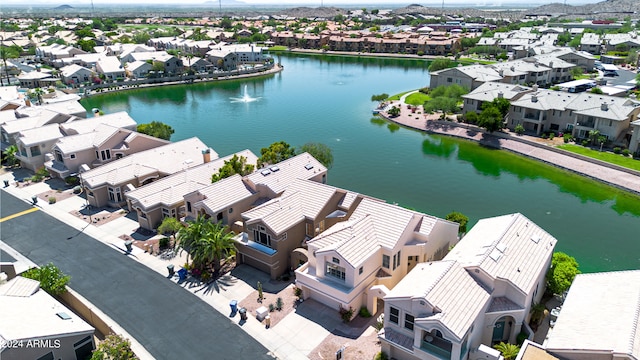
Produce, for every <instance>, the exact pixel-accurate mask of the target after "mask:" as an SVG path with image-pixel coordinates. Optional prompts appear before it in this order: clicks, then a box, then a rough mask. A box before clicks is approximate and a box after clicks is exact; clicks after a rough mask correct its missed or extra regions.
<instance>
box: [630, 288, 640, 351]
mask: <svg viewBox="0 0 640 360" xmlns="http://www.w3.org/2000/svg"><path fill="white" fill-rule="evenodd" d="M634 315H635V316H634V318H633V322H632V324H631V336H630V337H629V348H628V350H629V354H631V353H633V345H634V343H635V339H637V338H638V325H639V323H640V292H639V293H638V300H637V301H636V309H635V311H634Z"/></svg>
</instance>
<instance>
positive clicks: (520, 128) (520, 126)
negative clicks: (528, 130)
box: [513, 124, 524, 135]
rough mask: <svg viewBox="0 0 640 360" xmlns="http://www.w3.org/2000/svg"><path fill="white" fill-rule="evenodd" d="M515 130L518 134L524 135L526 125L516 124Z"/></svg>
mask: <svg viewBox="0 0 640 360" xmlns="http://www.w3.org/2000/svg"><path fill="white" fill-rule="evenodd" d="M513 131H515V132H516V134H518V135H522V134H524V126H522V124H518V125H516V127H515V128H514V129H513Z"/></svg>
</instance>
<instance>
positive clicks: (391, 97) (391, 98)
mask: <svg viewBox="0 0 640 360" xmlns="http://www.w3.org/2000/svg"><path fill="white" fill-rule="evenodd" d="M411 91H413V90H409V91H405V92H401V93H400V94H395V95H393V96H390V97H389V98H388V99H387V100H389V101H391V100H400V98H401V97H402V95H404V94H406V93H408V92H411Z"/></svg>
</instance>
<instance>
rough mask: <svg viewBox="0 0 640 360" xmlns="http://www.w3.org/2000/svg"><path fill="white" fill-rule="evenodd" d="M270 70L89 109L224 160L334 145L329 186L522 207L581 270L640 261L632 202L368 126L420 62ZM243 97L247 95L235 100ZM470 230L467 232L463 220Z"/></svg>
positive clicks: (595, 187) (639, 201) (522, 166)
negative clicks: (125, 117)
mask: <svg viewBox="0 0 640 360" xmlns="http://www.w3.org/2000/svg"><path fill="white" fill-rule="evenodd" d="M274 57H275V58H276V61H278V62H281V63H282V65H283V66H284V70H283V71H282V72H281V73H278V74H275V75H271V76H268V77H262V78H256V79H245V80H233V81H226V82H220V83H200V84H191V85H176V86H165V87H157V88H148V89H136V90H132V91H127V92H120V93H113V94H107V95H100V96H94V97H91V98H88V99H84V100H83V101H82V104H83V105H84V107H85V108H86V109H87V110H89V111H90V109H92V108H99V109H101V110H103V111H104V112H105V113H112V112H116V111H122V110H123V111H127V112H129V114H130V115H131V117H132V118H134V119H135V120H136V121H137V122H138V123H139V124H140V123H147V122H151V121H161V122H164V123H166V124H169V125H171V126H172V127H173V128H174V129H175V133H174V134H173V136H172V140H174V141H175V140H181V139H185V138H188V137H192V136H198V137H199V138H200V139H201V140H202V141H204V142H205V143H206V144H208V145H209V146H211V147H212V148H213V149H215V150H216V151H217V152H218V153H219V154H220V155H221V156H224V155H227V154H229V153H232V152H235V151H239V150H242V149H247V148H248V149H251V150H252V151H253V152H254V153H256V154H258V155H259V154H260V148H262V147H266V146H268V145H269V144H271V143H272V142H275V141H279V140H284V141H286V142H288V143H290V144H292V145H294V146H299V145H302V144H304V143H306V142H311V141H312V142H321V143H325V144H327V145H329V146H330V147H331V148H332V150H333V155H334V159H335V162H334V165H333V167H332V168H331V169H330V171H329V175H328V182H329V184H331V185H334V186H338V187H342V188H345V189H350V190H353V191H357V192H361V193H364V194H367V195H370V196H374V197H377V198H381V199H385V200H387V201H389V202H393V203H397V204H399V205H401V206H405V207H408V208H412V209H415V210H419V211H422V212H425V213H427V214H432V215H435V216H439V217H444V216H446V215H447V214H448V213H449V212H451V211H460V212H462V213H463V214H465V215H467V216H468V217H469V218H470V225H473V224H474V223H475V222H476V221H477V220H478V219H481V218H484V217H491V216H497V215H503V214H507V213H513V212H520V213H522V214H524V215H525V216H527V217H528V218H530V219H531V220H533V221H534V222H535V223H537V224H538V225H540V226H541V227H542V228H544V229H545V230H546V231H548V232H549V233H551V234H552V235H553V236H555V237H556V238H557V239H558V245H557V247H556V250H558V251H564V252H567V253H569V254H570V255H572V256H574V257H575V258H576V259H577V260H578V262H579V263H580V268H581V270H582V271H583V272H594V271H609V270H621V269H639V268H640V235H639V234H640V197H638V196H634V195H632V194H630V193H627V192H624V191H620V190H618V189H616V188H613V187H610V186H607V185H604V184H601V183H598V182H595V181H593V180H590V179H587V178H583V177H580V176H577V175H575V174H572V173H569V172H567V171H563V170H559V169H557V168H554V167H552V166H550V165H546V164H543V163H540V162H536V161H533V160H530V159H528V158H524V157H521V156H518V155H515V154H511V153H508V152H506V151H500V150H494V149H488V148H484V147H482V146H480V145H478V144H476V143H473V142H469V141H465V140H459V139H454V138H449V137H443V136H436V135H427V134H424V133H421V132H418V131H414V130H409V129H405V128H399V127H397V126H395V125H391V124H388V123H386V122H380V121H372V120H371V110H372V109H373V108H374V106H375V105H376V104H374V103H372V102H371V101H370V100H371V96H372V95H374V94H380V93H388V94H391V95H392V94H397V93H400V92H404V91H407V90H412V89H417V88H420V87H424V86H427V85H428V84H429V72H428V70H427V63H426V62H424V61H421V60H396V59H374V58H357V57H331V56H312V55H275V56H274ZM245 92H246V94H247V95H248V96H249V97H251V98H254V99H255V101H251V102H238V101H236V100H234V98H242V97H243V95H244V94H245ZM469 228H470V227H469Z"/></svg>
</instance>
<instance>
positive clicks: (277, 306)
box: [276, 297, 284, 311]
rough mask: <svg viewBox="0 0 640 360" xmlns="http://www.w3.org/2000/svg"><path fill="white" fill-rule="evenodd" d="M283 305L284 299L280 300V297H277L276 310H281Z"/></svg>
mask: <svg viewBox="0 0 640 360" xmlns="http://www.w3.org/2000/svg"><path fill="white" fill-rule="evenodd" d="M283 307H284V301H282V298H281V297H279V298H277V299H276V310H278V311H280V310H282V308H283Z"/></svg>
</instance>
